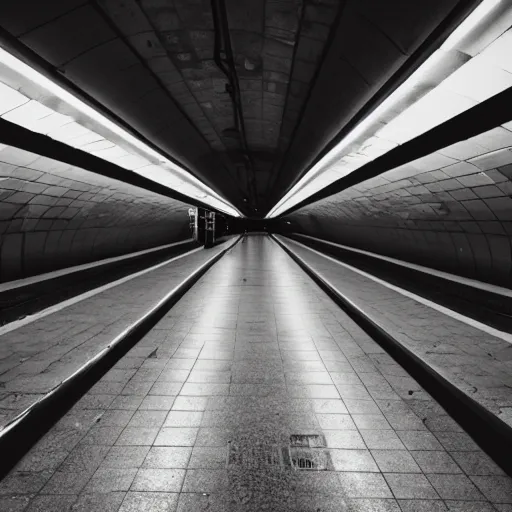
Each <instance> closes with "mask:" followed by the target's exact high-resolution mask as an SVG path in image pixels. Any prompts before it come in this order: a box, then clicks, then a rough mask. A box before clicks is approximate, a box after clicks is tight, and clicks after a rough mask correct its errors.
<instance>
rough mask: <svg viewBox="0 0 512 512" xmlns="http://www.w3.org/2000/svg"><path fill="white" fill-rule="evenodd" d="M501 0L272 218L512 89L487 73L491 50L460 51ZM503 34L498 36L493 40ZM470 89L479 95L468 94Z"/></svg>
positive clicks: (463, 28)
mask: <svg viewBox="0 0 512 512" xmlns="http://www.w3.org/2000/svg"><path fill="white" fill-rule="evenodd" d="M501 2H502V0H483V1H482V2H481V3H480V4H479V6H478V7H477V8H475V9H474V10H473V12H472V13H471V14H470V15H469V16H467V17H466V19H465V20H464V21H463V22H462V23H461V24H460V25H459V26H458V27H457V28H456V29H455V30H454V31H453V32H452V34H451V35H450V36H449V37H448V38H447V39H446V40H445V42H444V43H443V44H442V45H441V46H440V48H438V50H436V51H435V52H434V53H433V54H432V55H431V56H430V57H429V58H428V59H427V60H426V61H425V62H424V63H423V64H422V65H421V66H420V67H419V68H418V69H417V70H416V71H415V72H414V73H413V74H412V75H411V76H410V77H409V78H408V79H407V80H406V81H405V82H403V83H402V84H401V85H400V86H399V87H398V88H397V89H396V90H395V91H394V92H393V93H391V94H390V95H389V96H388V97H387V98H386V99H385V100H384V101H383V102H382V103H381V104H380V105H379V106H378V107H376V108H375V109H374V110H373V111H372V112H371V113H370V114H368V115H367V116H366V117H365V118H364V119H363V120H362V121H361V122H360V123H359V124H357V125H356V126H355V128H354V129H353V130H352V131H350V132H349V133H348V135H346V136H345V137H344V138H343V139H342V140H341V141H340V142H339V143H338V144H337V145H336V146H335V147H334V148H333V149H332V150H330V151H329V152H328V153H327V154H326V155H324V156H323V157H322V158H321V159H320V160H319V161H318V162H317V163H316V164H315V165H314V166H313V167H312V168H311V169H310V170H309V171H308V172H307V173H306V175H305V176H303V178H302V179H301V180H299V181H298V182H297V183H296V184H295V185H294V186H293V187H292V188H291V189H290V191H289V192H288V193H286V194H285V195H284V196H283V197H282V198H281V199H280V201H279V202H278V203H277V204H276V205H275V206H274V207H273V208H272V209H271V210H270V212H269V213H268V214H267V218H272V217H277V216H279V215H281V214H283V213H284V212H286V211H287V210H289V209H290V208H292V207H293V206H295V205H296V204H298V203H300V202H302V201H303V200H305V199H307V198H308V197H310V196H311V195H313V194H314V193H315V192H317V191H318V190H320V189H322V188H324V187H325V186H327V185H329V184H330V183H332V182H334V181H336V180H337V179H340V178H343V177H344V176H347V175H349V174H351V173H352V172H354V171H355V170H357V169H359V168H360V167H362V166H363V165H365V164H366V163H368V162H371V161H372V160H374V159H375V158H378V157H379V156H381V155H383V154H385V153H386V152H387V151H389V150H391V149H393V148H394V147H396V146H398V145H400V144H403V143H404V142H407V141H408V140H411V139H413V138H415V137H417V136H419V135H421V134H422V133H425V132H426V131H428V130H430V129H432V128H434V127H436V126H439V125H440V124H442V123H444V122H445V121H447V120H448V119H451V118H452V117H454V116H456V115H458V114H460V113H461V112H464V111H466V110H468V109H469V108H471V107H473V106H474V105H476V104H478V103H479V102H481V101H483V99H484V97H485V94H487V97H489V95H494V94H497V93H498V92H500V91H501V90H504V89H505V88H507V87H509V86H512V74H510V73H508V75H507V74H499V80H498V79H496V76H490V74H489V72H485V70H484V68H485V66H487V67H489V66H490V64H489V62H488V61H485V52H486V51H489V50H488V49H489V46H488V47H487V48H485V49H484V50H483V51H482V52H481V53H480V54H478V55H477V56H474V57H472V56H471V55H464V54H463V53H461V52H462V51H463V49H464V48H459V46H460V45H463V43H464V40H465V39H466V37H468V36H471V34H472V33H473V31H474V30H475V28H477V27H479V28H480V27H481V26H482V23H485V20H486V19H488V18H489V17H490V14H491V13H492V12H493V11H495V9H496V8H497V7H498V6H499V5H500V3H501ZM511 11H512V9H509V10H508V11H507V15H508V16H511ZM511 17H512V16H511ZM501 35H502V34H501V33H497V34H495V35H494V39H498V37H499V36H501ZM491 46H492V45H491ZM510 53H512V48H511V49H510ZM461 55H463V58H461ZM480 57H482V59H481V60H479V59H480ZM494 57H495V56H494ZM473 61H476V64H474V63H473ZM468 66H469V67H468ZM444 68H447V69H446V70H445V69H444ZM441 70H443V72H441ZM465 70H468V71H471V75H472V80H468V77H467V76H465V75H464V73H463V72H464V71H465ZM459 74H460V75H461V76H460V79H459ZM471 88H473V89H475V90H476V92H475V93H468V91H469V90H470V89H471ZM487 91H488V92H487ZM477 96H478V97H477ZM333 168H335V169H336V174H330V175H329V176H327V175H326V173H327V172H328V171H330V170H332V169H333ZM323 177H324V179H322V178H323Z"/></svg>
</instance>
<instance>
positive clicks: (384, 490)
mask: <svg viewBox="0 0 512 512" xmlns="http://www.w3.org/2000/svg"><path fill="white" fill-rule="evenodd" d="M338 478H339V481H340V484H341V492H342V493H343V494H344V495H345V496H346V497H347V498H392V497H393V495H392V494H391V491H390V490H389V487H388V485H387V484H386V481H385V480H384V478H383V477H382V475H381V474H380V473H339V474H338Z"/></svg>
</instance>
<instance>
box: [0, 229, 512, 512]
mask: <svg viewBox="0 0 512 512" xmlns="http://www.w3.org/2000/svg"><path fill="white" fill-rule="evenodd" d="M4 510H5V511H27V512H34V511H53V510H55V511H59V512H66V511H71V510H72V511H84V512H85V511H91V512H92V511H102V512H103V511H109V512H110V511H112V512H113V511H118V510H119V511H122V512H127V511H138V512H139V511H175V510H177V511H180V512H185V511H199V510H208V511H211V512H221V511H222V512H224V511H242V510H243V511H261V510H268V511H277V512H281V511H283V512H284V511H286V512H292V511H294V512H320V511H321V512H335V511H336V512H338V511H361V512H363V511H364V512H367V511H371V512H373V511H375V512H380V511H385V512H388V511H389V512H394V511H397V512H400V511H402V512H430V511H433V512H434V511H435V512H437V511H446V510H452V511H457V512H465V511H472V512H487V511H489V512H490V511H501V512H510V511H511V510H512V480H511V479H510V478H509V477H508V476H507V475H506V474H505V473H504V472H503V471H502V470H501V469H500V467H498V466H497V465H496V464H495V463H494V462H493V461H492V460H491V459H490V458H489V457H488V456H487V455H486V454H485V453H484V452H483V451H482V450H481V449H480V448H479V446H478V445H477V444H476V443H475V442H474V441H473V440H472V438H471V437H470V436H469V435H468V434H467V432H465V430H464V428H463V427H462V426H460V425H459V424H457V422H456V421H454V420H453V419H452V418H451V417H450V416H449V415H448V414H447V413H446V411H445V410H444V409H443V408H442V407H441V406H440V405H439V403H438V402H436V401H435V400H434V399H433V397H432V396H431V395H430V394H429V393H428V392H427V391H425V389H423V388H422V387H421V386H420V385H419V384H418V383H417V382H416V380H415V379H414V378H413V377H412V376H411V375H410V374H408V372H407V371H406V370H405V369H404V368H403V367H402V366H400V365H399V364H397V362H396V361H395V360H394V359H393V358H392V357H391V356H390V355H388V354H387V353H386V352H385V350H384V349H383V348H382V347H381V346H380V345H378V344H377V343H376V342H375V341H374V340H373V339H372V338H371V337H370V336H369V335H368V334H366V333H365V332H364V331H363V330H362V329H361V328H360V327H359V326H358V325H357V324H356V323H355V322H354V321H353V320H352V319H351V318H350V317H349V316H348V315H347V314H345V313H344V312H343V311H342V310H341V309H340V308H339V306H338V305H337V304H336V303H335V302H334V301H333V300H332V299H331V298H329V296H328V295H327V294H326V293H325V292H324V291H322V289H321V288H320V287H319V286H318V285H317V284H315V282H314V281H313V280H312V279H311V278H310V277H309V276H308V275H307V274H306V273H305V272H304V271H303V270H302V269H301V268H300V267H299V266H298V264H297V263H295V262H294V261H293V260H292V258H291V257H290V256H289V255H288V254H287V253H286V252H285V251H284V250H283V249H282V248H281V247H279V245H278V244H277V243H276V242H275V241H273V240H272V239H271V238H270V237H267V236H249V237H246V238H244V239H243V240H242V241H240V242H239V243H238V244H237V245H235V246H234V248H232V249H231V250H230V251H229V252H227V253H226V254H225V255H224V256H223V257H222V258H221V259H220V260H219V261H218V262H217V263H216V264H215V265H214V266H213V267H212V268H211V269H210V270H209V271H208V272H207V273H206V274H205V275H204V276H203V277H202V278H201V279H200V280H199V281H198V282H197V284H196V285H194V286H193V288H191V289H190V290H189V291H188V292H187V293H186V294H185V295H184V296H183V297H182V298H181V300H180V301H179V302H178V303H177V304H176V305H175V306H174V307H173V308H172V309H171V310H170V311H169V312H168V313H167V314H166V315H165V317H164V318H163V319H162V320H161V321H160V322H159V323H158V324H157V325H156V326H155V327H154V328H153V329H152V330H151V331H150V332H149V334H147V335H146V336H145V337H144V338H143V339H142V340H141V341H140V342H139V343H137V344H136V346H135V347H134V348H133V349H131V350H130V351H129V352H128V353H127V354H126V355H125V356H124V357H122V358H121V359H120V360H119V361H118V362H117V363H116V364H115V366H114V367H113V368H112V369H110V370H109V371H108V372H107V373H105V374H104V375H103V376H102V377H101V379H99V380H98V382H97V383H96V384H95V385H94V386H93V387H92V388H90V389H89V390H88V392H87V393H86V394H84V395H83V397H82V398H81V399H80V400H79V401H78V402H77V403H76V404H75V405H74V406H73V407H72V408H71V409H70V410H69V411H68V412H67V413H66V414H65V415H64V416H63V417H62V418H61V419H60V420H59V421H58V422H57V423H56V424H55V425H54V426H53V427H52V428H51V429H50V430H49V431H48V432H47V433H46V434H45V435H44V436H43V437H42V438H41V439H40V441H39V442H38V443H37V444H36V445H35V446H34V447H33V448H32V449H31V450H30V451H29V452H28V453H27V455H26V456H25V457H24V458H23V459H22V460H21V461H20V462H19V464H18V465H17V466H16V467H15V468H14V469H13V470H12V471H11V472H10V473H9V474H8V475H7V477H6V478H4V479H3V480H2V481H1V482H0V511H4Z"/></svg>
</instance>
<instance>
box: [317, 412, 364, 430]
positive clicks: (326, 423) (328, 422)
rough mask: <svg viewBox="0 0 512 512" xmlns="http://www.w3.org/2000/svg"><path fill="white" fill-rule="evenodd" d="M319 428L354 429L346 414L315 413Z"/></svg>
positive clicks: (350, 419)
mask: <svg viewBox="0 0 512 512" xmlns="http://www.w3.org/2000/svg"><path fill="white" fill-rule="evenodd" d="M316 417H317V419H318V423H319V424H320V428H322V429H326V430H356V426H355V425H354V422H353V421H352V418H351V417H350V416H349V415H348V414H323V413H317V414H316Z"/></svg>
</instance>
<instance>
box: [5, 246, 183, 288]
mask: <svg viewBox="0 0 512 512" xmlns="http://www.w3.org/2000/svg"><path fill="white" fill-rule="evenodd" d="M192 240H193V239H192V238H189V239H187V240H181V241H180V242H174V243H172V244H167V245H160V246H158V247H153V248H152V249H145V250H143V251H138V252H131V253H129V254H124V255H123V256H114V257H113V258H106V259H104V260H98V261H93V262H91V263H84V264H82V265H76V266H74V267H67V268H62V269H60V270H54V271H53V272H47V273H46V274H39V275H37V276H32V277H26V278H24V279H17V280H16V281H9V282H7V283H1V284H0V293H1V292H5V291H8V290H13V289H15V288H20V287H22V286H27V285H30V284H35V283H39V282H41V281H46V280H48V279H53V278H55V277H61V276H65V275H67V274H72V273H73V272H79V271H81V270H87V269H89V268H94V267H98V266H100V265H107V264H108V263H115V262H116V261H122V260H127V259H129V258H135V257H136V256H142V255H143V254H149V253H152V252H155V251H160V250H163V249H168V248H170V247H174V246H176V245H182V244H185V243H188V242H192Z"/></svg>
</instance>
